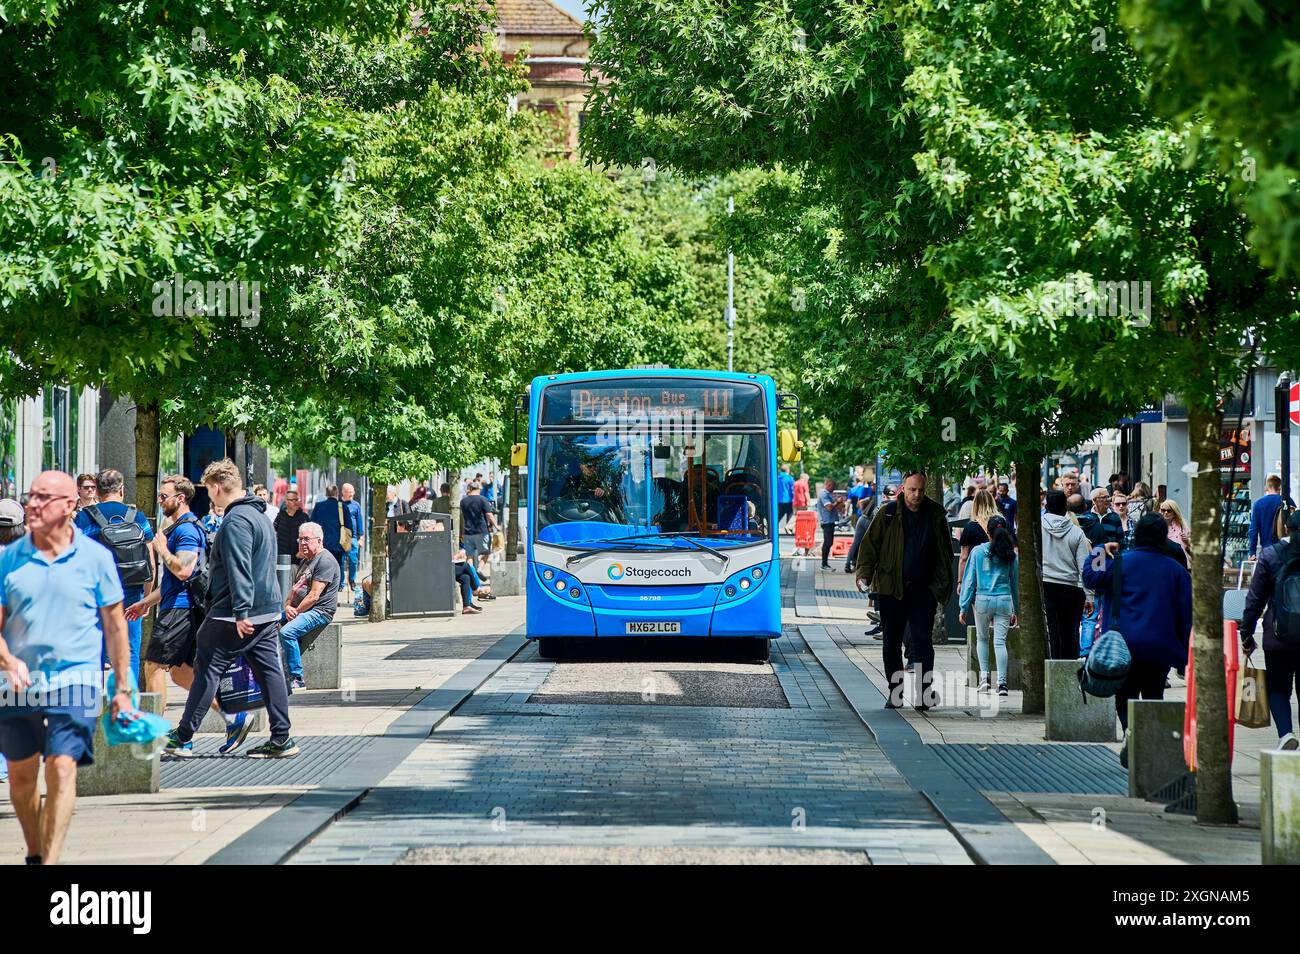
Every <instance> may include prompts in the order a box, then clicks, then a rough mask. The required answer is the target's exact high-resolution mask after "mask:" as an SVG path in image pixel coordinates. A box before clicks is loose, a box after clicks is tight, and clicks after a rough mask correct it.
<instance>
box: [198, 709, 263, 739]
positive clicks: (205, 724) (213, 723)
mask: <svg viewBox="0 0 1300 954" xmlns="http://www.w3.org/2000/svg"><path fill="white" fill-rule="evenodd" d="M248 717H249V718H250V719H252V720H253V725H252V727H251V728H250V729H249V730H248V731H249V732H265V731H266V710H265V709H254V710H253V711H252V712H250V713H249V714H248ZM199 732H220V733H221V734H222V735H225V732H226V720H225V719H223V718H221V716H219V715H217V714H216V713H215V712H213V711H212V710H211V709H209V710H208V711H207V712H206V713H205V714H204V716H203V721H202V722H200V723H199Z"/></svg>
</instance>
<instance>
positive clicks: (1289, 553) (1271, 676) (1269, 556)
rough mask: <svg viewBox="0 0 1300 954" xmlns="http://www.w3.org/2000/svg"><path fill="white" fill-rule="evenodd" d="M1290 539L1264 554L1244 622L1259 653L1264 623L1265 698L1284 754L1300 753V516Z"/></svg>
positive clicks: (1244, 641)
mask: <svg viewBox="0 0 1300 954" xmlns="http://www.w3.org/2000/svg"><path fill="white" fill-rule="evenodd" d="M1286 530H1287V536H1286V539H1284V540H1281V541H1279V542H1278V543H1277V544H1275V545H1274V546H1271V547H1267V548H1266V549H1264V550H1262V551H1260V554H1259V562H1258V563H1257V564H1256V566H1255V575H1254V576H1252V577H1251V578H1250V590H1249V591H1248V592H1247V593H1246V611H1245V612H1244V613H1243V614H1242V617H1241V627H1240V629H1239V632H1240V633H1241V647H1242V649H1244V650H1245V651H1246V652H1247V653H1251V652H1253V651H1254V650H1255V625H1256V624H1257V623H1258V622H1259V620H1260V617H1261V616H1262V617H1263V620H1264V668H1265V669H1266V670H1267V672H1268V680H1267V681H1266V683H1265V690H1264V691H1265V692H1266V694H1267V695H1268V709H1269V712H1270V713H1272V715H1273V724H1274V725H1276V726H1277V736H1278V746H1277V747H1278V748H1279V749H1282V750H1294V749H1300V738H1297V737H1296V735H1295V733H1294V732H1293V731H1292V722H1291V689H1292V687H1293V686H1295V685H1296V682H1297V679H1298V678H1300V511H1295V512H1292V513H1291V514H1290V516H1288V517H1287V522H1286Z"/></svg>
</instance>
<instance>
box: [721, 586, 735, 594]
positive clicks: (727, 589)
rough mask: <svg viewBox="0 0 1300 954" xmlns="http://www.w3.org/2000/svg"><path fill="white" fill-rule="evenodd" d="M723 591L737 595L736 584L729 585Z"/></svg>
mask: <svg viewBox="0 0 1300 954" xmlns="http://www.w3.org/2000/svg"><path fill="white" fill-rule="evenodd" d="M722 592H724V593H726V594H727V595H728V596H735V595H736V588H735V587H734V586H728V587H727V588H726V589H725V590H723V591H722Z"/></svg>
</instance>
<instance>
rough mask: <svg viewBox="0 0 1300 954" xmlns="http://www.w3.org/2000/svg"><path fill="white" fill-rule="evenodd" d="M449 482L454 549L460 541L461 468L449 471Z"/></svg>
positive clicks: (452, 545)
mask: <svg viewBox="0 0 1300 954" xmlns="http://www.w3.org/2000/svg"><path fill="white" fill-rule="evenodd" d="M447 483H448V485H449V486H450V487H451V547H452V549H453V550H454V549H456V547H457V546H458V545H459V543H460V468H456V469H455V470H449V471H447Z"/></svg>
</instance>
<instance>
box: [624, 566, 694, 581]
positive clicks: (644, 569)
mask: <svg viewBox="0 0 1300 954" xmlns="http://www.w3.org/2000/svg"><path fill="white" fill-rule="evenodd" d="M605 572H606V574H608V576H609V578H610V579H611V580H622V579H629V578H630V579H637V580H670V579H673V578H674V577H686V578H688V579H689V578H690V576H691V568H690V567H689V566H653V565H652V566H637V565H636V564H635V563H627V564H623V563H611V564H610V565H609V569H607V570H606V571H605Z"/></svg>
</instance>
